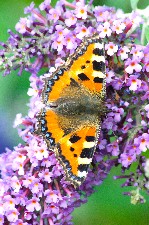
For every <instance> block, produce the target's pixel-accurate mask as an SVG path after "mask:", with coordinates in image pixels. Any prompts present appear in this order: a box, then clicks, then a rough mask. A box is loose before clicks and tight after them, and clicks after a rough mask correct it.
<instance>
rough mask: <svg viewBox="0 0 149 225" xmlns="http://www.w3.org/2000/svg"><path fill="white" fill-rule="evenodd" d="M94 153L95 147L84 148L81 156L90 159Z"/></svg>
mask: <svg viewBox="0 0 149 225" xmlns="http://www.w3.org/2000/svg"><path fill="white" fill-rule="evenodd" d="M93 153H94V148H84V149H82V152H81V154H80V157H81V158H88V159H90V158H92V156H93Z"/></svg>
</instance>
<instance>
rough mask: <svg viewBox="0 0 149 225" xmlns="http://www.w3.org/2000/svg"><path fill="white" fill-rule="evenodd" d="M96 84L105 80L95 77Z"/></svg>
mask: <svg viewBox="0 0 149 225" xmlns="http://www.w3.org/2000/svg"><path fill="white" fill-rule="evenodd" d="M94 82H95V83H103V78H100V77H94Z"/></svg>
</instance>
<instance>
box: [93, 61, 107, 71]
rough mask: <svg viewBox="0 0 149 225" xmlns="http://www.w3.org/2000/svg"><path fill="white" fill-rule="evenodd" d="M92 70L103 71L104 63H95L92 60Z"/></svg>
mask: <svg viewBox="0 0 149 225" xmlns="http://www.w3.org/2000/svg"><path fill="white" fill-rule="evenodd" d="M92 63H93V70H96V71H103V70H104V67H105V63H104V62H102V61H100V62H97V61H96V60H94V61H93V62H92Z"/></svg>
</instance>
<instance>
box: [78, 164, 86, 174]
mask: <svg viewBox="0 0 149 225" xmlns="http://www.w3.org/2000/svg"><path fill="white" fill-rule="evenodd" d="M88 167H89V164H80V165H79V166H78V170H79V171H80V172H83V171H87V170H88Z"/></svg>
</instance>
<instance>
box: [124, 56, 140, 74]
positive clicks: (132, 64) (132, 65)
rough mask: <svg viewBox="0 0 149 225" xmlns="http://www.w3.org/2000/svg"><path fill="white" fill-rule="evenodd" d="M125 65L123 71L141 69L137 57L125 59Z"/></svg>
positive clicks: (130, 72)
mask: <svg viewBox="0 0 149 225" xmlns="http://www.w3.org/2000/svg"><path fill="white" fill-rule="evenodd" d="M126 66H127V67H126V69H125V71H126V72H127V73H129V74H132V73H133V72H134V71H136V72H140V71H141V69H142V66H141V65H140V64H139V60H138V59H127V61H126Z"/></svg>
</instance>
